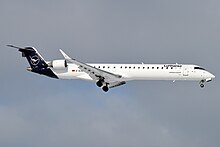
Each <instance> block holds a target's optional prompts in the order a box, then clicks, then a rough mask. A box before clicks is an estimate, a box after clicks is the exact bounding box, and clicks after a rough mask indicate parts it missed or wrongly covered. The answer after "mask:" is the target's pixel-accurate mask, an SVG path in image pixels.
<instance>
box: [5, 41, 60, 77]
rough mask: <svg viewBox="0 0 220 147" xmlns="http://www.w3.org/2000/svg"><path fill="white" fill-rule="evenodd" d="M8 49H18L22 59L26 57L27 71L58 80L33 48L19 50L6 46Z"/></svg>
mask: <svg viewBox="0 0 220 147" xmlns="http://www.w3.org/2000/svg"><path fill="white" fill-rule="evenodd" d="M8 46H9V47H13V48H16V49H18V51H20V52H21V53H22V57H26V58H27V61H28V63H29V64H30V67H31V68H30V69H29V71H32V72H35V73H38V74H43V75H46V76H49V77H52V78H58V77H57V76H56V75H55V74H54V72H53V71H52V70H51V69H50V68H49V67H48V65H47V63H46V61H45V60H44V59H43V57H42V56H41V55H40V54H39V53H38V51H37V50H36V49H35V48H33V47H25V48H19V47H16V46H13V45H8Z"/></svg>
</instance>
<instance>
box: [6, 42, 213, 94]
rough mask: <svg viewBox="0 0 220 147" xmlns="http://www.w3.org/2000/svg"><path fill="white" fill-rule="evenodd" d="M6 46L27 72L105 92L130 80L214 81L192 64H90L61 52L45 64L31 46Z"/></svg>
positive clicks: (209, 75) (207, 73) (201, 69)
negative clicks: (89, 85) (23, 61)
mask: <svg viewBox="0 0 220 147" xmlns="http://www.w3.org/2000/svg"><path fill="white" fill-rule="evenodd" d="M7 46H8V47H12V48H16V49H18V51H20V52H21V53H22V57H26V58H27V61H28V63H29V64H30V67H28V68H27V70H28V71H30V72H34V73H37V74H41V75H45V76H48V77H51V78H55V79H82V80H89V81H94V82H95V83H96V85H97V86H98V87H100V88H102V90H103V91H105V92H107V91H108V90H109V89H110V88H114V87H118V86H121V85H124V84H125V83H126V82H128V81H132V80H171V81H173V82H174V81H177V80H182V81H184V80H187V81H199V84H200V87H201V88H203V87H204V84H205V83H206V82H210V81H212V79H214V78H215V76H214V75H213V74H212V73H210V72H209V71H207V70H205V69H204V68H202V67H200V66H198V65H193V64H177V63H176V64H144V63H142V64H103V63H100V64H98V63H93V64H90V63H84V62H81V61H79V60H76V59H74V58H70V57H69V56H68V55H67V54H66V53H65V52H64V51H62V50H61V49H60V50H59V51H60V52H61V54H62V55H63V57H64V59H61V60H60V59H59V60H52V61H46V60H44V58H43V57H42V56H41V55H40V54H39V52H38V51H37V50H36V49H35V48H34V47H24V48H21V47H17V46H13V45H7Z"/></svg>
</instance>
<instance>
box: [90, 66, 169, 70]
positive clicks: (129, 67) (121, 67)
mask: <svg viewBox="0 0 220 147" xmlns="http://www.w3.org/2000/svg"><path fill="white" fill-rule="evenodd" d="M94 67H95V68H103V69H104V68H108V69H109V68H110V66H107V67H106V66H98V67H96V66H94ZM113 68H114V69H115V68H116V67H115V66H114V67H113ZM119 68H120V69H123V68H124V69H132V68H133V69H169V67H136V66H133V67H131V66H120V67H119ZM170 69H173V67H170Z"/></svg>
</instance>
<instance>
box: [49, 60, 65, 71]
mask: <svg viewBox="0 0 220 147" xmlns="http://www.w3.org/2000/svg"><path fill="white" fill-rule="evenodd" d="M48 66H49V67H52V68H54V69H56V70H64V69H66V67H67V62H66V60H53V61H51V62H50V63H48Z"/></svg>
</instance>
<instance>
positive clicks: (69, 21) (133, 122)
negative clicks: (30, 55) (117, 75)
mask: <svg viewBox="0 0 220 147" xmlns="http://www.w3.org/2000/svg"><path fill="white" fill-rule="evenodd" d="M7 44H14V45H17V46H21V47H23V46H34V47H36V48H37V49H38V50H39V52H40V53H41V54H42V55H43V56H44V58H45V59H47V60H52V59H57V58H62V56H61V55H60V53H59V52H58V49H60V48H62V49H63V50H64V51H66V52H67V53H68V54H69V55H70V56H72V57H74V58H77V59H78V60H81V61H84V62H107V63H140V62H144V63H193V64H198V65H201V66H203V67H205V68H206V69H208V70H209V71H211V72H212V73H213V74H215V76H216V79H215V80H214V81H213V82H211V83H209V84H207V85H206V87H205V89H201V88H200V87H199V84H198V82H175V83H172V82H170V81H166V82H164V81H135V82H129V83H127V84H126V85H125V86H122V87H120V88H115V89H112V90H111V91H110V92H108V93H107V94H106V93H103V92H102V91H101V90H100V89H99V88H97V87H96V86H95V84H94V83H90V82H86V81H81V80H69V81H68V80H54V79H50V78H47V77H44V76H40V75H36V74H33V73H29V72H27V71H26V70H25V69H26V67H27V66H28V64H27V61H26V60H25V59H23V58H21V55H20V53H18V52H17V51H16V50H13V49H11V48H7V47H6V45H7ZM0 48H1V49H0V61H1V62H0V71H1V72H0V146H1V147H30V146H31V147H61V146H62V147H63V146H65V147H72V146H77V147H103V146H105V147H134V146H135V147H146V146H148V147H207V146H208V147H219V146H220V126H219V124H220V97H219V87H220V83H219V82H220V81H219V75H220V68H219V63H220V59H219V55H220V1H219V0H166V1H164V0H117V1H116V0H115V1H114V0H92V1H91V0H62V1H58V0H54V1H49V0H38V1H33V0H0Z"/></svg>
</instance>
